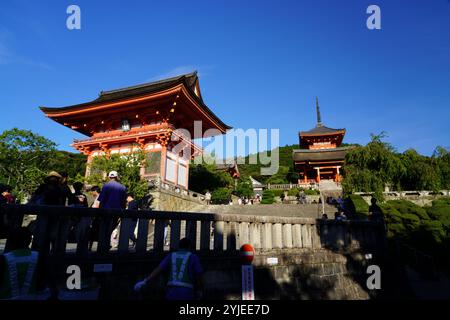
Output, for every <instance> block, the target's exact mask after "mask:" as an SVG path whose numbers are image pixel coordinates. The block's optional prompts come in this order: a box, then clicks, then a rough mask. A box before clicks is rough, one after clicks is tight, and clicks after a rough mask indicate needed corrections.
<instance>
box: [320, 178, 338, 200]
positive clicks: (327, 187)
mask: <svg viewBox="0 0 450 320" xmlns="http://www.w3.org/2000/svg"><path fill="white" fill-rule="evenodd" d="M319 190H320V192H321V194H322V195H323V196H324V197H325V198H326V197H334V198H337V197H342V187H341V186H340V185H339V184H337V183H336V182H334V181H333V180H321V181H320V183H319Z"/></svg>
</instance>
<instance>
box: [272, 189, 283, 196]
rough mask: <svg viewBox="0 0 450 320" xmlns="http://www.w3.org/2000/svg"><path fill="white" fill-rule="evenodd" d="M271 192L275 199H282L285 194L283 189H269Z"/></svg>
mask: <svg viewBox="0 0 450 320" xmlns="http://www.w3.org/2000/svg"><path fill="white" fill-rule="evenodd" d="M269 191H270V192H272V193H273V195H274V197H281V195H282V194H284V190H281V189H269Z"/></svg>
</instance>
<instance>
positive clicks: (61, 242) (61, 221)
mask: <svg viewBox="0 0 450 320" xmlns="http://www.w3.org/2000/svg"><path fill="white" fill-rule="evenodd" d="M57 223H58V232H57V234H56V240H55V243H54V245H55V247H54V248H53V249H52V251H53V252H54V253H55V254H57V255H63V254H64V253H65V252H66V244H67V238H68V237H69V229H70V223H71V221H70V217H68V216H61V217H59V218H58V222H57Z"/></svg>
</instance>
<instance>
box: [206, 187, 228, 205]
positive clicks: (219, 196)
mask: <svg viewBox="0 0 450 320" xmlns="http://www.w3.org/2000/svg"><path fill="white" fill-rule="evenodd" d="M230 197H231V190H230V189H229V188H218V189H216V190H214V191H213V192H212V193H211V202H212V203H213V204H228V201H229V200H230Z"/></svg>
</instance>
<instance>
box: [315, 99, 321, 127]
mask: <svg viewBox="0 0 450 320" xmlns="http://www.w3.org/2000/svg"><path fill="white" fill-rule="evenodd" d="M316 112H317V126H318V127H321V126H322V119H321V118H320V106H319V98H318V97H316Z"/></svg>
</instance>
